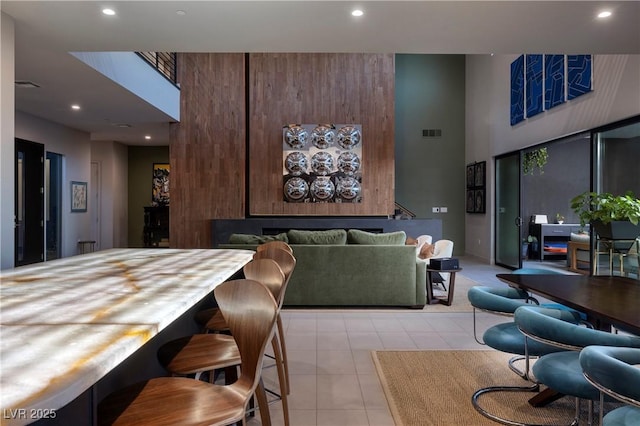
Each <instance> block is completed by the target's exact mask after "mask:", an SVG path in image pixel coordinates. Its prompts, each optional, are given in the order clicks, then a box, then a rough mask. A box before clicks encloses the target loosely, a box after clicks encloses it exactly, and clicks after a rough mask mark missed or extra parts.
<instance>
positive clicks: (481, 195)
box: [473, 189, 485, 213]
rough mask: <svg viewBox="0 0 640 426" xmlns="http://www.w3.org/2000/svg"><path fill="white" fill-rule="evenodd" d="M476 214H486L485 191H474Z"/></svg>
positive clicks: (474, 209)
mask: <svg viewBox="0 0 640 426" xmlns="http://www.w3.org/2000/svg"><path fill="white" fill-rule="evenodd" d="M473 212H474V213H484V212H485V192H484V189H476V190H475V191H474V208H473Z"/></svg>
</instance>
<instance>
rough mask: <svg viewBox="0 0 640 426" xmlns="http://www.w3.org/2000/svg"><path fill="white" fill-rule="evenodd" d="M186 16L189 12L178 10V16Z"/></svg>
mask: <svg viewBox="0 0 640 426" xmlns="http://www.w3.org/2000/svg"><path fill="white" fill-rule="evenodd" d="M186 14H187V12H186V11H184V10H176V15H180V16H184V15H186Z"/></svg>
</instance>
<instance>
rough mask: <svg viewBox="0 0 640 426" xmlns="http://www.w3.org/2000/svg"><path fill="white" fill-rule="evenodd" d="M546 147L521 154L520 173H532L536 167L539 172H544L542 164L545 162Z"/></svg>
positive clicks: (546, 155)
mask: <svg viewBox="0 0 640 426" xmlns="http://www.w3.org/2000/svg"><path fill="white" fill-rule="evenodd" d="M547 157H548V154H547V148H538V149H534V150H533V151H529V152H525V153H524V155H523V156H522V173H523V174H525V175H532V176H533V172H534V170H535V169H536V167H537V168H538V170H540V174H543V173H544V165H545V164H547Z"/></svg>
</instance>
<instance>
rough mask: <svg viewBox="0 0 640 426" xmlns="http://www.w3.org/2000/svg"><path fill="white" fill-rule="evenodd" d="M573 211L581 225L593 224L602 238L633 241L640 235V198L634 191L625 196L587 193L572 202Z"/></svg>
mask: <svg viewBox="0 0 640 426" xmlns="http://www.w3.org/2000/svg"><path fill="white" fill-rule="evenodd" d="M571 208H572V209H573V211H574V212H576V214H577V215H578V217H579V218H580V225H582V226H584V225H585V224H586V223H590V224H591V226H593V229H594V230H595V232H596V233H597V234H598V235H599V236H600V238H606V239H611V240H633V239H635V238H637V237H638V235H640V226H638V222H639V221H640V199H638V198H636V197H635V195H634V194H633V193H632V192H630V191H629V192H627V193H626V194H625V195H613V194H610V193H608V192H603V193H600V194H598V193H596V192H584V193H582V194H580V195H578V196H576V197H575V198H573V199H572V200H571Z"/></svg>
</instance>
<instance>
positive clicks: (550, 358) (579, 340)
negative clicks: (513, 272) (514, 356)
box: [514, 306, 640, 424]
mask: <svg viewBox="0 0 640 426" xmlns="http://www.w3.org/2000/svg"><path fill="white" fill-rule="evenodd" d="M566 312H567V311H563V310H558V309H548V308H542V307H534V306H522V307H519V308H518V309H516V312H515V315H514V320H515V322H516V324H517V325H518V327H519V328H520V330H521V331H522V333H524V334H525V335H526V336H527V339H526V341H527V347H528V346H529V344H530V343H532V342H537V343H545V344H549V345H554V346H556V347H558V348H561V349H564V351H561V352H553V353H549V354H546V355H543V356H541V357H540V358H539V359H538V360H537V361H536V363H535V364H534V365H533V367H532V372H533V375H534V376H535V380H536V381H537V382H538V383H540V384H544V385H546V386H547V387H549V388H551V389H553V390H554V391H556V392H558V393H560V394H562V395H570V396H574V397H575V398H576V413H575V418H574V422H575V424H577V422H578V421H579V415H580V400H581V399H586V400H587V401H588V402H589V424H592V421H593V419H592V417H593V401H596V400H598V399H599V398H600V394H599V390H598V389H597V388H596V387H594V386H593V385H592V384H591V383H589V382H588V381H587V379H586V378H585V377H584V375H583V374H582V367H581V366H580V360H579V357H580V351H581V350H582V349H583V348H585V347H586V346H590V345H602V346H619V347H634V348H640V337H636V336H630V335H623V334H614V333H609V332H606V331H601V330H595V329H593V328H589V327H585V326H584V325H582V324H577V323H576V322H575V321H571V320H567V317H566V316H565V315H564V314H565V313H566ZM607 399H608V400H611V399H612V398H610V397H609V398H607Z"/></svg>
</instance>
